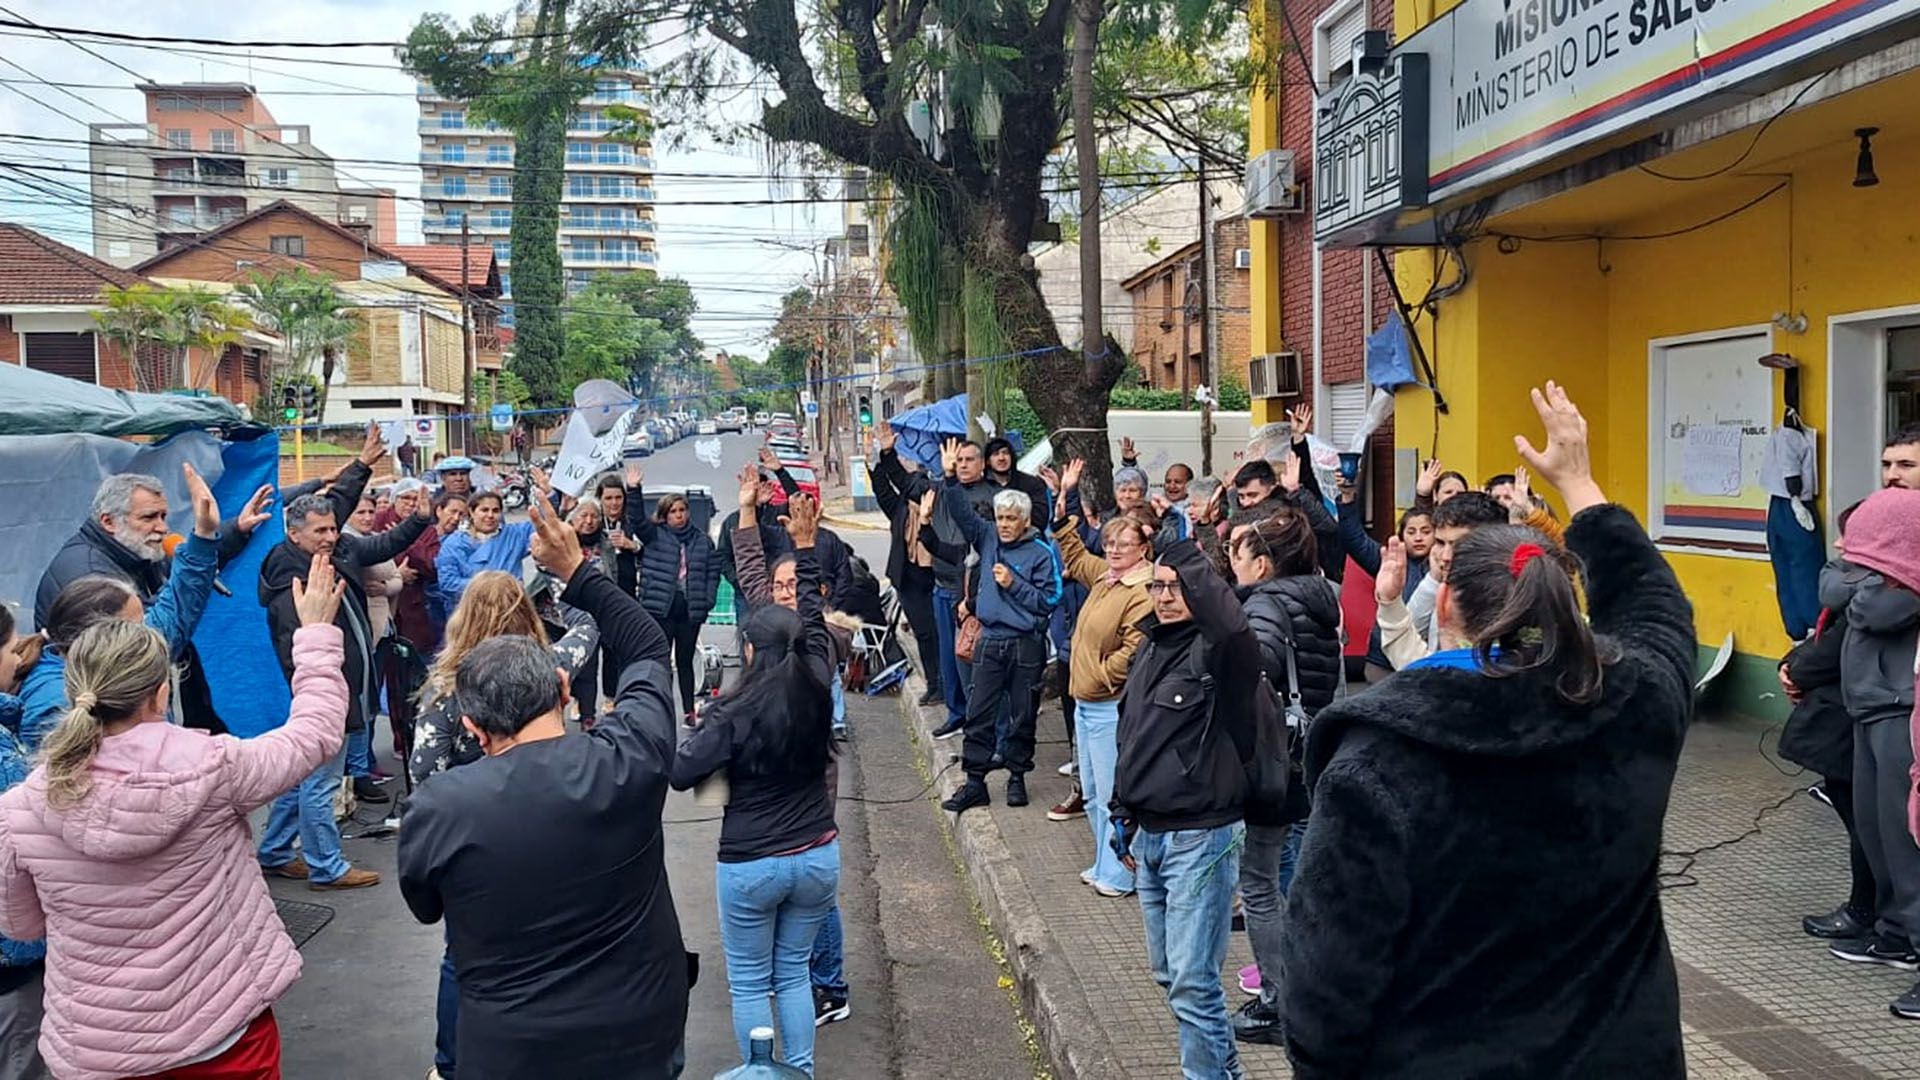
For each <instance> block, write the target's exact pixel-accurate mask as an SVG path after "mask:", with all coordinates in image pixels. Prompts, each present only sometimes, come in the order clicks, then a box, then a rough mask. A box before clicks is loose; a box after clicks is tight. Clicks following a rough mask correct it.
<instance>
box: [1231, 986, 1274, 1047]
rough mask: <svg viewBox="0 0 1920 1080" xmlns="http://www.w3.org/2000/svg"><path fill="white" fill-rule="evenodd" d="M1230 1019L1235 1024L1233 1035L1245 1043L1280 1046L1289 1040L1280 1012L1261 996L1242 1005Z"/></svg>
mask: <svg viewBox="0 0 1920 1080" xmlns="http://www.w3.org/2000/svg"><path fill="white" fill-rule="evenodd" d="M1228 1021H1229V1022H1230V1023H1231V1024H1232V1025H1233V1037H1234V1038H1236V1039H1238V1040H1240V1041H1241V1042H1243V1043H1262V1044H1265V1045H1267V1046H1280V1045H1282V1044H1284V1043H1285V1042H1286V1041H1287V1040H1286V1033H1285V1032H1284V1031H1283V1030H1282V1029H1281V1027H1280V1014H1279V1012H1277V1011H1276V1010H1275V1009H1274V1008H1273V1007H1272V1006H1270V1005H1268V1004H1267V1003H1266V1002H1265V1001H1262V1000H1261V999H1259V998H1254V999H1253V1000H1252V1001H1249V1002H1247V1003H1246V1004H1245V1005H1242V1006H1240V1008H1239V1010H1238V1011H1237V1012H1235V1013H1234V1014H1233V1015H1232V1016H1231V1017H1229V1018H1228Z"/></svg>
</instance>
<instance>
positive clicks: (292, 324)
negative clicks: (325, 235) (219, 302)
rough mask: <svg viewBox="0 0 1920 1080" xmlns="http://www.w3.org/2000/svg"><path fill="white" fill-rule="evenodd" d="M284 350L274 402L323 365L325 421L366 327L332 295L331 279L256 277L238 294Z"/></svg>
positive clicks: (300, 272)
mask: <svg viewBox="0 0 1920 1080" xmlns="http://www.w3.org/2000/svg"><path fill="white" fill-rule="evenodd" d="M238 295H239V296H240V297H241V298H242V299H244V300H245V301H246V302H247V305H248V306H249V307H251V308H253V310H254V311H256V312H258V313H259V314H260V316H261V318H263V319H264V320H265V321H266V324H267V326H268V327H269V328H270V329H272V330H273V332H274V333H276V334H279V335H280V339H281V341H283V342H284V343H285V345H286V348H285V349H284V350H283V356H284V357H285V361H284V363H282V364H279V365H275V366H274V368H273V369H272V374H271V376H270V377H269V379H268V380H267V381H268V394H269V398H270V400H272V399H277V396H278V390H279V388H280V387H281V386H283V385H285V384H286V382H287V381H288V379H290V378H294V377H299V376H305V375H310V374H313V362H314V360H315V359H318V360H319V361H320V373H319V374H320V414H321V415H322V416H325V415H326V411H327V392H328V390H329V388H331V387H332V385H333V373H334V369H335V367H336V366H337V364H338V362H339V357H340V354H341V353H342V352H343V351H345V350H346V349H347V348H349V347H350V346H351V345H352V344H353V340H354V338H355V337H356V336H358V335H359V333H360V332H361V328H362V324H361V322H360V320H359V319H358V318H356V317H355V316H354V314H353V311H352V309H351V307H350V306H349V305H348V304H347V302H346V300H345V299H343V298H342V297H341V296H340V293H339V292H338V291H337V290H335V289H334V287H333V281H332V279H330V278H328V277H327V276H326V275H324V274H319V273H315V272H314V271H312V270H308V269H306V268H305V267H296V268H294V269H291V270H281V271H276V272H274V273H272V274H255V275H253V277H252V278H251V279H250V280H248V281H247V282H246V283H245V284H244V285H241V286H240V288H239V290H238Z"/></svg>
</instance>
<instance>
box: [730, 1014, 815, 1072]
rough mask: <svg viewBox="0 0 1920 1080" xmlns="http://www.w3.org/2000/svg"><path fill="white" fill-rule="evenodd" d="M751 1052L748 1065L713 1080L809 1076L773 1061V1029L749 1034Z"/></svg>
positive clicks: (748, 1042)
mask: <svg viewBox="0 0 1920 1080" xmlns="http://www.w3.org/2000/svg"><path fill="white" fill-rule="evenodd" d="M747 1044H748V1046H750V1047H751V1048H752V1049H751V1052H750V1053H749V1054H748V1056H747V1063H746V1064H745V1065H742V1066H740V1067H739V1068H737V1069H729V1070H727V1071H726V1072H723V1073H721V1074H720V1075H718V1076H716V1077H714V1078H713V1080H806V1077H807V1074H806V1073H805V1072H804V1071H802V1070H800V1069H796V1068H794V1067H793V1066H791V1065H788V1064H786V1063H785V1062H780V1061H775V1060H773V1029H772V1028H770V1027H757V1028H754V1029H753V1030H752V1031H750V1032H748V1033H747Z"/></svg>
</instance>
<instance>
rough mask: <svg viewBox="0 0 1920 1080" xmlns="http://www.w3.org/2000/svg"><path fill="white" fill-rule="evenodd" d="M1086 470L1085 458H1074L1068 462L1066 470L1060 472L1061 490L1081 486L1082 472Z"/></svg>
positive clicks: (1069, 489) (1070, 489)
mask: <svg viewBox="0 0 1920 1080" xmlns="http://www.w3.org/2000/svg"><path fill="white" fill-rule="evenodd" d="M1086 471H1087V460H1086V459H1085V458H1074V459H1073V460H1072V461H1069V462H1067V468H1066V471H1065V472H1062V473H1061V474H1060V485H1061V486H1060V490H1061V491H1072V490H1073V489H1074V488H1077V487H1079V486H1080V474H1081V473H1084V472H1086Z"/></svg>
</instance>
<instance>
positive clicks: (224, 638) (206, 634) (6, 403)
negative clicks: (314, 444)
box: [0, 364, 288, 735]
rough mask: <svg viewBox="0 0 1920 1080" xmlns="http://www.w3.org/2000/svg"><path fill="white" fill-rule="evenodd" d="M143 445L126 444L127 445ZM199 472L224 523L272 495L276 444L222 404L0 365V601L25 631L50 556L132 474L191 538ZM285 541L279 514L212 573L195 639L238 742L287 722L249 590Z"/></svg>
mask: <svg viewBox="0 0 1920 1080" xmlns="http://www.w3.org/2000/svg"><path fill="white" fill-rule="evenodd" d="M135 436H140V437H146V438H149V439H151V440H153V441H151V442H132V441H129V438H130V437H135ZM188 463H191V464H192V465H193V466H194V468H196V469H198V470H200V474H201V475H202V476H204V477H205V478H206V480H207V483H208V484H209V485H210V486H211V487H212V489H213V493H214V497H215V498H217V499H218V500H219V502H220V509H221V512H222V513H223V514H224V515H226V516H229V517H231V516H232V515H233V514H234V513H236V512H237V511H238V510H239V509H240V507H241V506H242V505H244V504H245V503H246V500H247V499H248V497H250V496H251V495H252V494H253V492H254V490H255V489H256V488H258V487H259V486H260V485H261V484H274V483H277V480H278V476H279V468H280V443H279V440H278V439H276V438H274V437H273V435H272V432H270V431H268V430H267V429H265V428H262V427H257V426H252V425H248V424H247V423H246V421H245V419H244V417H243V416H242V415H241V413H240V410H239V409H237V408H235V407H234V405H233V404H232V403H231V402H228V401H226V400H223V399H221V398H203V397H176V396H174V395H171V394H136V393H129V392H126V391H121V390H109V389H105V388H103V387H98V386H92V385H89V384H87V383H82V382H78V381H75V380H72V379H66V378H62V377H60V376H58V375H49V374H47V373H45V372H39V371H32V370H29V369H27V368H23V367H20V366H17V365H14V364H0V506H4V507H6V511H5V512H4V513H0V545H4V547H0V550H5V551H6V552H8V555H9V558H8V559H7V560H5V562H4V564H3V565H0V600H4V602H6V603H8V604H10V605H12V606H13V611H14V615H15V618H16V621H17V622H18V623H19V624H20V625H21V626H22V627H23V628H24V627H27V626H28V625H30V624H31V622H32V620H33V597H34V592H35V590H36V589H38V588H39V585H40V577H41V574H42V573H44V572H45V570H46V566H47V563H48V562H49V561H51V560H52V558H53V554H54V552H55V551H57V550H59V548H60V546H61V545H62V544H64V543H66V542H67V540H68V538H69V537H71V536H72V535H73V534H74V533H75V532H76V531H78V530H79V528H80V526H81V524H82V523H84V522H85V521H86V519H87V515H88V512H89V511H90V509H91V507H92V503H93V493H94V491H95V490H96V489H97V488H98V487H99V486H100V481H101V480H103V479H105V478H106V477H108V476H111V475H113V474H114V473H122V472H139V473H147V474H149V475H152V476H154V477H156V478H158V479H159V480H160V481H161V482H162V483H163V484H165V485H166V488H167V504H168V508H169V510H170V511H171V513H170V515H169V519H168V524H169V525H170V526H171V527H172V529H173V531H175V532H179V533H182V534H185V533H187V532H190V531H192V529H193V510H192V507H191V506H190V505H189V503H188V500H187V490H186V483H185V481H184V480H183V479H182V477H181V473H180V467H181V466H182V465H184V464H188ZM284 537H285V532H284V531H283V528H282V526H281V522H280V517H279V515H278V514H275V515H274V516H273V517H272V518H271V519H270V520H268V521H267V522H266V523H265V524H263V525H261V526H260V527H259V528H258V529H256V530H255V531H254V537H253V542H252V543H250V544H248V545H247V550H246V551H245V552H244V553H242V554H241V555H240V557H239V558H237V559H235V560H234V561H233V562H231V563H228V564H227V565H226V566H225V567H224V568H223V569H222V570H221V572H220V579H221V581H222V582H223V583H225V584H226V585H227V587H228V588H229V589H230V590H231V591H232V592H233V595H232V596H231V597H224V596H220V595H218V594H216V595H215V596H214V597H213V599H212V601H211V602H209V603H208V605H207V612H206V615H205V616H203V617H202V618H201V620H200V626H199V628H198V629H197V631H196V632H195V633H194V644H195V645H197V646H198V647H199V649H200V654H201V657H202V658H203V659H204V660H205V661H206V667H207V676H208V679H209V680H210V682H211V683H212V686H213V698H214V705H215V707H216V708H218V709H219V711H220V715H221V717H222V718H223V719H225V720H226V722H227V724H228V726H230V727H231V728H232V729H233V731H234V733H235V734H237V735H255V734H259V733H260V732H263V731H266V730H269V729H271V728H275V727H278V726H279V725H280V724H281V723H283V722H284V721H285V720H286V716H287V705H288V694H287V684H286V680H285V679H284V678H283V677H282V676H281V674H280V665H279V662H278V661H277V660H276V659H275V658H274V653H273V641H272V638H271V637H270V636H269V635H268V633H267V621H266V613H265V612H264V611H263V610H262V609H261V607H260V601H259V598H258V589H257V588H256V582H257V581H258V580H259V575H260V563H261V561H262V560H263V559H264V558H265V557H266V553H267V552H268V551H269V550H270V549H271V548H272V547H273V545H275V544H277V543H279V542H280V541H281V540H282V539H283V538H284Z"/></svg>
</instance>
